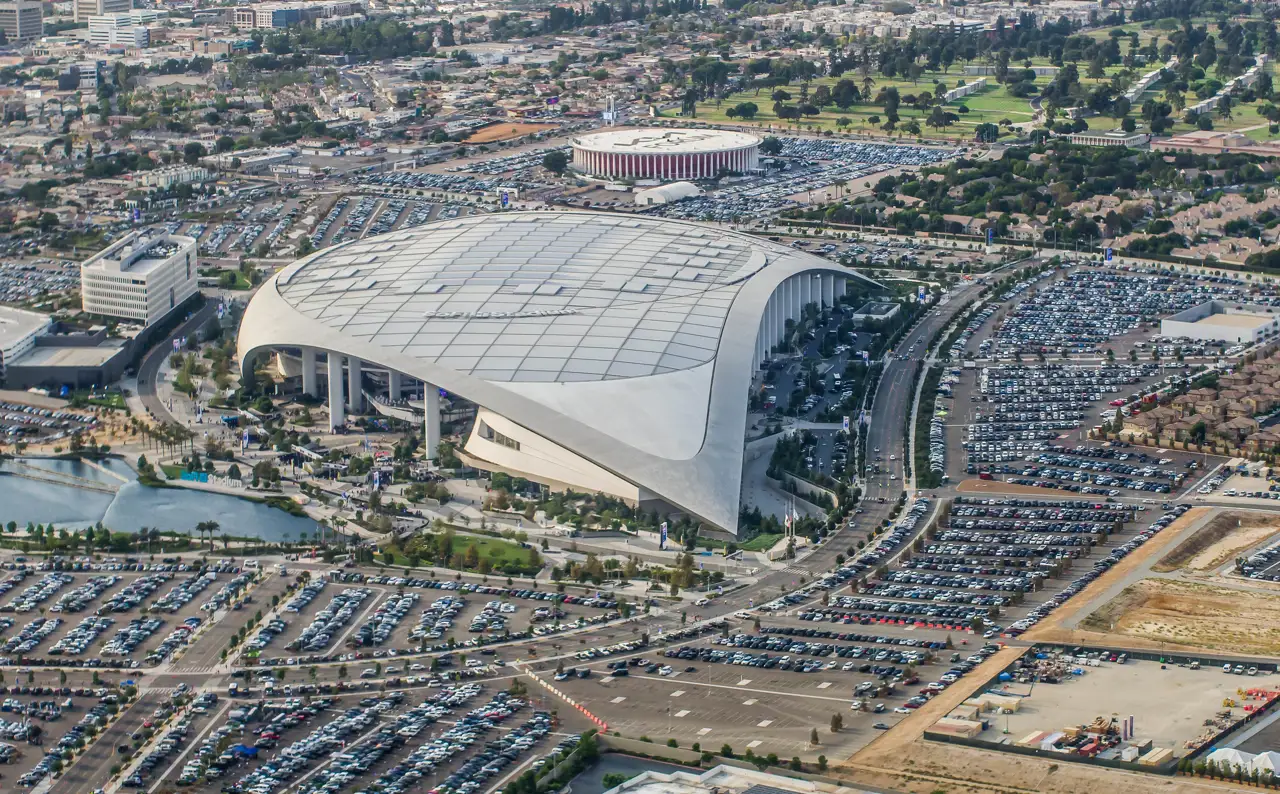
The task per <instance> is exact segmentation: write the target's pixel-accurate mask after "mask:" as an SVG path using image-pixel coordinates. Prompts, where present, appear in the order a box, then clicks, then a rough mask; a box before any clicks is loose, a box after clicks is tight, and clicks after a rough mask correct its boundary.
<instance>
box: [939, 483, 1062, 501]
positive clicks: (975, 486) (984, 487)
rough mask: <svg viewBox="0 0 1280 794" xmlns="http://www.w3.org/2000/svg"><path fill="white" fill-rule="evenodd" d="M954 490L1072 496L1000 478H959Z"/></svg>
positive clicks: (1051, 489) (962, 491)
mask: <svg viewBox="0 0 1280 794" xmlns="http://www.w3.org/2000/svg"><path fill="white" fill-rule="evenodd" d="M956 490H957V491H958V492H960V493H1005V494H1021V495H1024V496H1060V497H1063V498H1065V497H1068V496H1073V494H1071V493H1068V492H1066V491H1058V490H1055V489H1053V488H1037V487H1035V486H1034V485H1013V484H1011V483H1007V482H1001V481H1000V480H961V481H960V483H959V484H958V485H956Z"/></svg>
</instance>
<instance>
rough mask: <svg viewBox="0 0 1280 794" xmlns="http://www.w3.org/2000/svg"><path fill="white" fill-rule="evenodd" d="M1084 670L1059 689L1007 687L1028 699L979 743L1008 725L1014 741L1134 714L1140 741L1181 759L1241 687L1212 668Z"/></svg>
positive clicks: (1142, 665)
mask: <svg viewBox="0 0 1280 794" xmlns="http://www.w3.org/2000/svg"><path fill="white" fill-rule="evenodd" d="M1082 669H1083V670H1084V675H1080V676H1068V677H1067V678H1066V680H1064V681H1063V683H1061V684H1037V685H1036V686H1035V687H1033V688H1030V687H1028V685H1025V684H1020V685H1014V686H1011V687H1009V690H1010V692H1012V693H1017V694H1027V692H1028V691H1030V696H1029V697H1026V698H1023V700H1022V707H1021V708H1020V709H1019V710H1018V713H1016V714H1009V715H1004V716H1001V717H999V719H998V723H999V724H998V725H993V726H992V728H993V729H988V730H987V731H984V732H983V733H982V734H981V735H980V737H979V738H980V739H981V740H982V741H987V742H993V743H994V742H997V741H999V740H1000V739H1001V733H1000V731H1001V730H1003V729H1004V728H1005V726H1006V725H1007V726H1008V730H1009V737H1010V738H1011V739H1013V740H1017V739H1020V738H1022V737H1023V736H1026V735H1028V734H1030V733H1032V732H1033V731H1050V730H1052V731H1056V730H1062V729H1063V728H1064V727H1067V726H1072V725H1085V724H1088V723H1091V722H1093V720H1094V719H1096V718H1097V717H1118V718H1125V717H1127V716H1129V715H1130V714H1132V715H1134V716H1135V718H1136V719H1135V721H1134V727H1135V729H1136V736H1137V738H1138V739H1150V740H1151V741H1152V743H1153V744H1154V745H1155V746H1156V747H1168V748H1169V749H1171V750H1173V751H1174V754H1175V755H1177V756H1179V757H1181V756H1183V755H1185V754H1186V753H1187V750H1186V747H1185V743H1186V742H1187V741H1189V740H1192V739H1196V738H1199V737H1201V736H1202V735H1203V734H1204V733H1205V731H1206V729H1205V727H1204V726H1203V724H1202V723H1203V722H1204V720H1205V719H1207V718H1209V717H1211V716H1213V715H1214V714H1215V713H1216V712H1219V711H1223V708H1222V702H1223V700H1224V699H1225V698H1235V697H1236V690H1237V688H1238V687H1239V686H1240V679H1239V678H1237V677H1236V676H1231V675H1224V674H1223V673H1222V672H1221V671H1220V670H1217V669H1215V668H1212V667H1205V668H1204V669H1201V670H1192V669H1191V668H1190V667H1178V666H1175V665H1168V666H1166V668H1165V669H1164V670H1161V669H1160V665H1159V664H1157V663H1156V662H1142V661H1130V662H1129V663H1128V664H1123V665H1121V664H1110V663H1104V664H1102V665H1101V666H1100V667H1086V668H1082ZM1232 717H1233V718H1234V719H1240V718H1242V717H1244V711H1242V710H1241V709H1239V708H1237V709H1234V710H1232ZM1210 733H1212V731H1210Z"/></svg>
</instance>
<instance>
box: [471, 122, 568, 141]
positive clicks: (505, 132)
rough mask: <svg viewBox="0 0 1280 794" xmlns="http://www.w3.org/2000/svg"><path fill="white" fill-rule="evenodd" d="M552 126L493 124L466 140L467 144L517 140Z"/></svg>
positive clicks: (553, 126)
mask: <svg viewBox="0 0 1280 794" xmlns="http://www.w3.org/2000/svg"><path fill="white" fill-rule="evenodd" d="M555 126H556V125H554V124H494V125H493V126H491V127H485V128H483V129H482V130H480V131H479V132H477V133H476V134H475V135H472V136H470V137H468V138H467V143H495V142H497V141H507V140H510V139H512V138H519V137H520V136H522V135H528V134H529V133H531V132H541V131H542V130H550V129H554V128H555Z"/></svg>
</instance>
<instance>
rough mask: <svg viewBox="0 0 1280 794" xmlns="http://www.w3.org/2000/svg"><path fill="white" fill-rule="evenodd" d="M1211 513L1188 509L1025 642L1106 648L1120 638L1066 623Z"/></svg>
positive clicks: (1026, 636)
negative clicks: (1072, 627)
mask: <svg viewBox="0 0 1280 794" xmlns="http://www.w3.org/2000/svg"><path fill="white" fill-rule="evenodd" d="M1210 512H1212V508H1208V507H1193V508H1192V509H1190V510H1188V511H1187V512H1186V514H1184V515H1183V516H1182V518H1179V519H1178V520H1177V521H1174V522H1173V523H1172V524H1170V525H1169V526H1167V527H1165V528H1164V531H1163V532H1161V533H1160V534H1158V535H1156V536H1155V537H1154V538H1152V539H1151V540H1149V541H1147V543H1145V544H1143V546H1142V548H1140V549H1138V550H1137V551H1135V552H1134V553H1133V554H1130V555H1129V556H1128V557H1125V558H1124V559H1123V560H1121V561H1120V563H1119V564H1118V565H1115V566H1113V567H1112V568H1111V570H1110V571H1108V572H1107V575H1106V576H1100V577H1098V578H1097V579H1094V580H1093V581H1092V582H1090V583H1089V586H1088V587H1086V588H1085V589H1083V590H1081V591H1080V592H1079V593H1076V596H1075V598H1072V599H1071V600H1070V601H1068V602H1067V603H1065V604H1063V605H1062V606H1061V607H1059V608H1058V609H1055V610H1054V611H1053V612H1052V613H1050V615H1049V617H1047V618H1045V619H1044V620H1042V621H1040V622H1039V623H1038V624H1036V626H1035V627H1034V628H1032V629H1031V630H1030V631H1028V632H1027V633H1025V634H1023V635H1022V639H1024V640H1030V641H1033V642H1097V643H1100V644H1104V645H1105V644H1107V641H1108V639H1110V640H1111V641H1113V642H1114V641H1115V640H1116V639H1117V638H1116V637H1109V636H1108V635H1105V634H1099V633H1097V632H1082V631H1072V630H1070V629H1067V628H1066V624H1067V622H1068V621H1069V620H1070V619H1072V618H1074V617H1075V616H1076V614H1077V613H1079V612H1080V610H1082V609H1084V608H1085V607H1086V606H1087V605H1088V604H1090V603H1091V602H1092V601H1093V600H1094V599H1096V598H1098V597H1099V596H1101V595H1103V594H1104V593H1106V592H1107V590H1108V589H1110V588H1111V586H1112V585H1114V584H1115V583H1116V582H1118V581H1123V580H1124V578H1125V577H1127V576H1129V575H1131V574H1133V573H1134V572H1135V571H1137V570H1139V569H1140V568H1142V566H1144V565H1147V564H1149V562H1150V560H1151V559H1152V558H1153V557H1156V556H1158V555H1160V554H1163V553H1164V552H1165V550H1166V549H1168V548H1169V546H1170V545H1172V544H1173V542H1174V541H1175V540H1176V539H1177V537H1178V535H1179V534H1181V533H1182V531H1183V530H1185V529H1186V528H1187V527H1189V526H1191V525H1193V524H1195V523H1196V522H1197V521H1200V520H1202V519H1203V518H1204V517H1205V516H1206V515H1208V514H1209V513H1210ZM1126 644H1128V645H1130V646H1131V647H1134V648H1138V647H1144V646H1142V645H1141V644H1134V643H1126Z"/></svg>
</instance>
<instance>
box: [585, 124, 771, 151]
mask: <svg viewBox="0 0 1280 794" xmlns="http://www.w3.org/2000/svg"><path fill="white" fill-rule="evenodd" d="M571 143H572V144H573V145H574V146H575V147H577V148H579V149H586V150H589V151H592V152H610V153H618V154H697V153H702V152H723V151H729V150H732V149H743V148H746V147H748V146H755V145H758V144H759V143H760V139H759V138H757V137H756V136H754V135H748V134H747V133H745V132H728V131H725V130H666V129H637V130H610V131H608V132H595V133H591V134H589V135H579V136H578V137H576V138H574V139H573V140H572V141H571Z"/></svg>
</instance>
